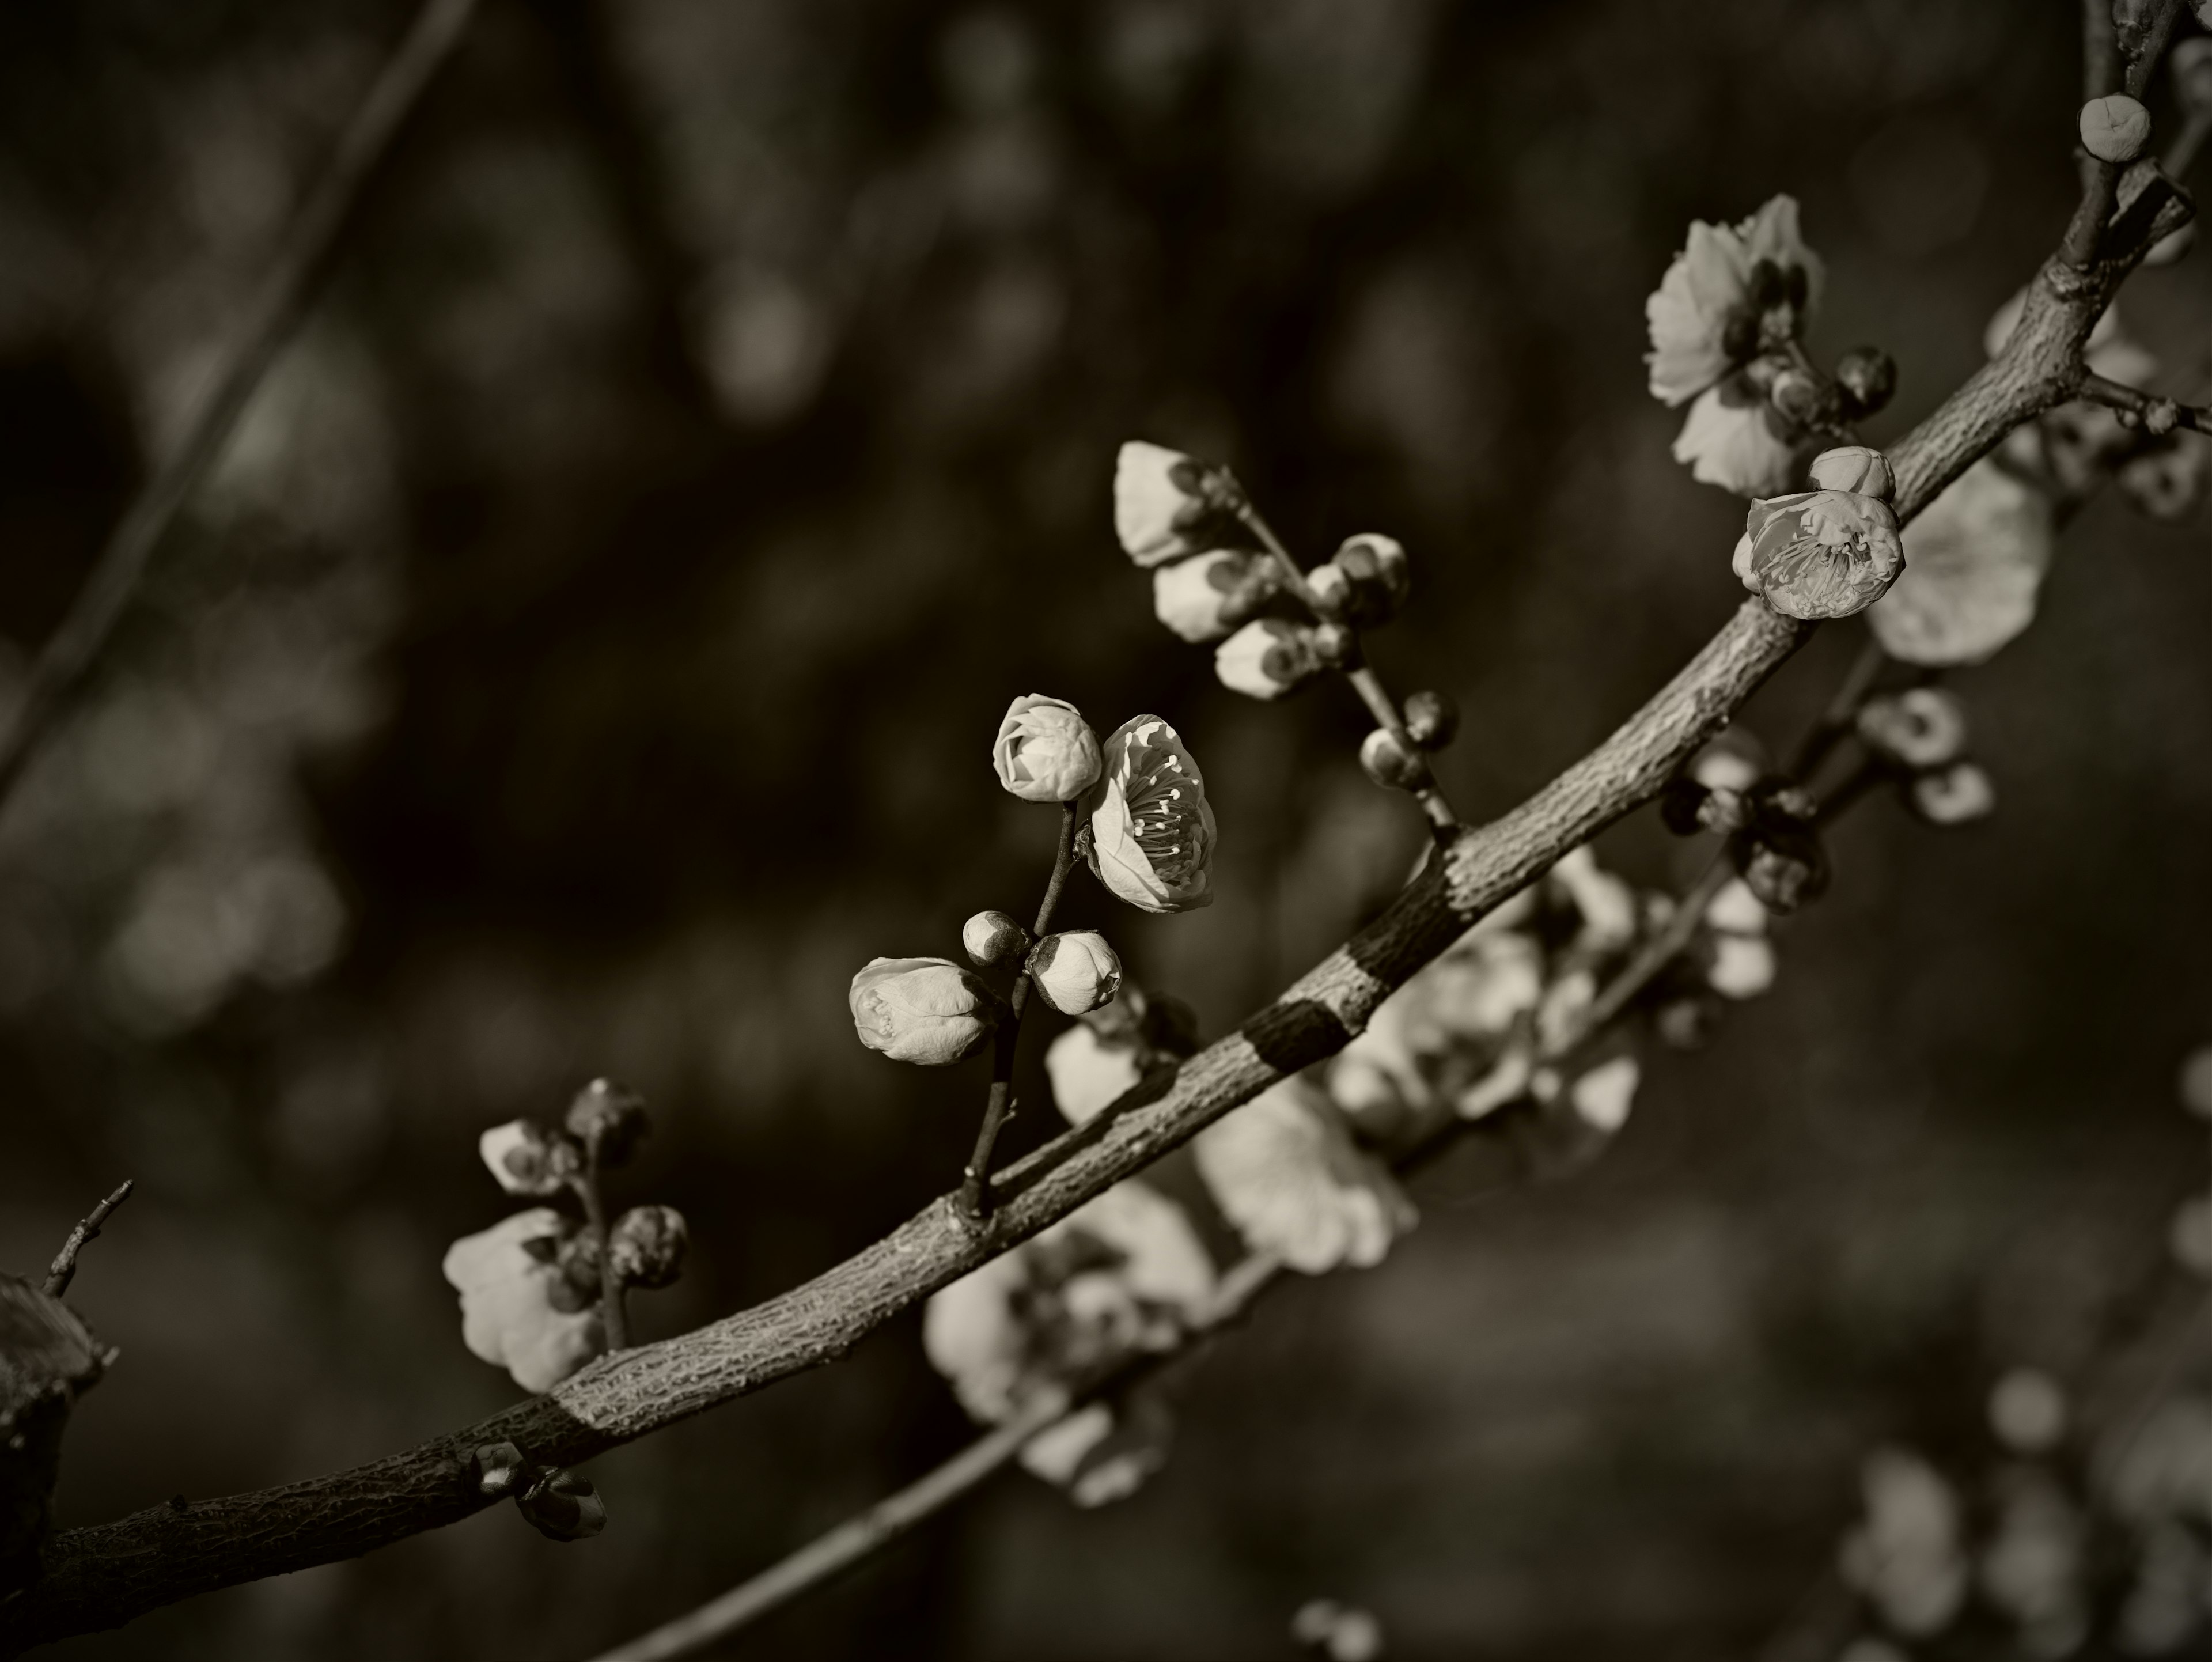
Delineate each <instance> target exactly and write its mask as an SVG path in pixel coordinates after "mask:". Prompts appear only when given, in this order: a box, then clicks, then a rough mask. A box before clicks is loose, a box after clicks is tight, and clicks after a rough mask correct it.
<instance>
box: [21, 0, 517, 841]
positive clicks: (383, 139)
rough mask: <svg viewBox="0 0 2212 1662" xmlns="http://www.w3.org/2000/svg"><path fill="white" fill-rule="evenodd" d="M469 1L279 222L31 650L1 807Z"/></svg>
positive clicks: (308, 296)
mask: <svg viewBox="0 0 2212 1662" xmlns="http://www.w3.org/2000/svg"><path fill="white" fill-rule="evenodd" d="M476 4H477V0H428V3H426V4H425V5H424V6H423V8H422V12H421V14H420V15H418V16H417V17H416V20H415V24H414V27H412V28H410V30H409V31H408V33H407V38H406V39H405V40H403V41H402V42H401V43H400V45H399V47H398V51H397V52H394V53H393V54H392V58H391V61H390V62H389V63H387V64H386V65H385V68H384V71H383V73H382V74H381V75H380V76H378V77H377V80H376V84H375V85H374V87H372V88H370V89H369V93H368V97H367V98H366V99H365V100H362V106H361V107H360V109H358V110H357V111H356V112H355V113H354V118H353V120H352V121H351V123H349V125H348V126H347V128H346V130H345V131H344V133H343V135H342V136H341V137H339V139H338V143H337V150H336V151H335V153H334V154H333V155H331V161H330V165H329V167H327V168H326V169H325V172H324V174H323V176H322V178H321V179H320V180H318V181H317V183H316V185H315V188H314V190H313V192H312V193H311V194H310V195H309V196H308V198H307V201H306V202H305V203H304V204H302V205H301V208H300V210H299V211H298V213H297V214H296V215H295V216H294V218H293V220H292V222H291V224H290V225H289V226H288V227H287V228H286V230H285V233H284V239H283V244H282V245H281V247H279V248H278V250H277V253H276V264H275V266H274V267H273V268H272V269H271V271H270V273H269V276H268V277H267V279H266V280H265V281H264V283H263V284H262V286H261V289H260V291H259V293H258V294H257V295H255V297H254V300H253V303H252V307H250V308H249V310H248V312H247V314H246V324H245V326H244V328H243V329H242V330H241V331H240V334H239V336H238V338H237V340H236V342H235V343H234V344H233V346H232V348H231V350H230V354H229V356H228V358H227V359H226V360H225V361H224V362H223V363H222V367H221V368H220V370H219V371H218V372H217V374H216V378H215V381H214V384H213V390H212V391H211V392H210V393H209V394H208V395H207V396H206V398H205V399H204V401H203V402H202V403H201V405H200V406H199V408H198V409H197V411H194V412H193V416H192V420H191V427H190V428H189V429H188V430H187V432H186V434H185V440H184V442H183V443H182V444H180V445H179V446H178V447H177V449H176V450H175V451H174V453H173V454H171V455H170V456H169V458H168V460H166V461H165V462H163V463H162V464H161V466H160V467H159V468H158V469H157V470H156V471H155V474H154V477H153V478H151V479H150V480H149V481H148V482H147V484H146V485H145V487H144V488H143V490H141V491H140V492H139V493H138V496H137V500H135V501H134V502H132V503H131V506H130V508H129V509H128V510H127V511H126V512H125V514H124V515H123V518H122V520H121V521H119V522H118V524H117V526H116V527H115V530H114V531H113V533H112V534H111V535H110V536H109V537H108V539H107V543H106V546H105V547H104V548H102V549H101V550H100V559H99V562H98V563H96V564H95V565H94V567H93V570H92V575H91V576H90V577H88V578H87V579H86V581H85V585H84V587H82V589H81V590H79V591H78V593H77V596H76V600H74V601H72V602H71V603H70V609H69V612H68V615H66V616H65V617H64V618H63V619H62V621H61V624H60V625H59V626H58V628H56V629H55V630H54V632H53V634H52V636H50V637H49V638H48V640H47V642H46V646H45V648H43V649H42V650H41V651H40V654H39V661H38V662H37V664H36V665H34V666H33V668H32V671H31V676H30V681H29V684H28V685H27V687H26V688H25V689H24V693H23V699H22V702H21V703H20V704H19V705H18V706H17V707H16V709H15V719H14V720H13V721H10V722H9V725H8V728H7V730H6V732H5V734H0V804H4V803H5V801H7V799H8V797H9V794H11V793H12V792H13V791H14V789H15V786H16V784H17V783H18V782H20V781H21V778H22V775H23V771H24V769H25V768H26V767H27V765H28V764H29V762H30V760H31V758H32V757H33V755H34V754H36V752H37V751H38V748H39V746H40V744H41V743H43V742H44V740H46V738H47V736H48V735H49V734H51V733H52V731H53V729H54V728H55V727H56V725H57V724H58V722H59V721H61V719H62V718H63V717H64V715H67V714H68V712H69V709H70V706H71V705H72V704H74V703H75V702H76V698H77V696H78V695H79V694H80V693H81V692H82V691H83V690H84V686H85V684H86V682H87V681H88V679H89V678H90V676H91V674H92V671H93V669H94V666H95V665H96V664H97V662H98V661H99V659H100V653H101V652H102V651H103V650H104V649H105V648H106V645H107V642H108V639H109V637H110V636H112V635H113V634H114V632H115V626H116V624H118V622H119V621H121V619H122V617H123V614H124V612H125V610H126V609H127V608H128V606H129V605H130V603H131V596H132V594H134V593H136V592H137V587H138V583H139V580H140V579H141V578H142V577H143V576H144V575H145V573H146V566H147V563H148V561H149V560H150V559H151V558H152V557H153V554H154V551H155V548H156V547H157V546H159V545H160V543H161V539H162V538H163V537H164V536H165V535H166V534H167V532H168V529H169V527H170V526H171V525H173V523H175V521H176V518H177V515H178V514H179V512H180V511H181V510H182V509H183V508H184V506H185V503H186V502H189V501H190V500H191V496H192V493H193V491H194V490H197V488H198V486H199V484H200V481H201V480H202V479H203V478H205V477H206V476H207V472H208V470H209V469H210V468H211V467H212V466H214V465H215V463H216V460H218V459H219V458H220V457H221V456H222V452H223V447H224V446H225V445H226V444H227V443H228V441H229V438H230V435H231V432H232V430H233V429H234V428H235V427H236V426H237V425H238V420H239V417H240V416H241V415H243V414H244V413H245V411H246V405H248V404H249V403H251V402H252V398H253V394H254V392H255V390H256V389H257V388H258V387H259V386H260V385H261V380H262V377H263V376H264V375H265V374H267V373H268V371H269V368H270V365H271V364H272V363H274V362H276V356H277V355H278V354H279V353H280V352H282V351H283V349H284V346H285V344H286V343H287V342H288V341H289V339H290V338H291V336H292V332H293V330H294V328H295V326H297V325H298V323H299V321H300V319H301V316H302V315H303V314H305V313H306V311H307V307H308V304H309V302H310V301H313V298H314V296H315V294H316V292H317V291H318V290H319V289H320V288H321V286H322V282H323V279H324V278H325V277H327V276H328V275H329V273H330V271H331V266H332V265H333V263H334V262H333V256H334V254H335V253H336V252H337V248H338V246H339V244H340V243H341V241H342V240H343V238H344V236H345V234H346V232H347V231H348V229H349V228H351V226H352V224H353V222H354V221H355V218H356V210H357V209H358V208H359V206H360V204H361V202H362V194H363V191H364V189H365V187H366V186H368V183H369V181H370V180H372V179H373V178H374V176H375V174H376V173H377V171H378V167H379V166H380V163H381V162H382V161H384V159H385V157H386V155H389V154H390V152H391V149H392V141H393V139H395V138H396V137H398V134H399V132H400V131H401V129H402V128H403V127H404V126H405V125H406V122H407V118H408V117H409V116H410V114H411V113H413V112H414V110H415V108H416V106H417V105H418V104H419V103H420V102H421V100H422V94H423V92H424V91H425V90H426V89H427V88H428V87H429V85H430V83H431V82H432V81H433V80H434V79H435V78H436V76H437V73H438V70H440V68H441V67H442V66H443V65H444V64H445V63H446V61H447V58H450V57H451V56H452V54H453V47H454V46H455V45H456V44H457V43H458V42H459V40H460V38H461V34H462V32H463V31H464V30H465V28H466V27H467V25H468V21H469V18H470V16H471V14H472V13H473V12H474V11H475V9H476Z"/></svg>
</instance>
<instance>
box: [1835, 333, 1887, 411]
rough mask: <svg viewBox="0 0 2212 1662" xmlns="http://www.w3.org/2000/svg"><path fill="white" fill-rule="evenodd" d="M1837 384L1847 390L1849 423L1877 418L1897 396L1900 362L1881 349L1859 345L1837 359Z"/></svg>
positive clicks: (1845, 397) (1845, 394) (1845, 391)
mask: <svg viewBox="0 0 2212 1662" xmlns="http://www.w3.org/2000/svg"><path fill="white" fill-rule="evenodd" d="M1836 385H1837V386H1838V387H1840V388H1842V389H1843V395H1844V397H1843V405H1844V408H1843V413H1844V418H1845V419H1846V420H1849V421H1859V420H1863V419H1864V418H1865V417H1868V416H1871V415H1875V414H1876V413H1877V412H1879V411H1881V410H1882V409H1883V408H1884V407H1885V406H1887V404H1888V403H1889V401H1890V399H1892V398H1893V397H1894V396H1896V393H1897V360H1896V359H1895V358H1893V357H1892V356H1890V355H1889V354H1888V353H1887V352H1885V351H1883V350H1881V348H1880V347H1879V346H1855V347H1853V348H1852V349H1851V350H1850V351H1848V352H1846V353H1844V355H1843V356H1842V357H1840V358H1838V359H1837V360H1836Z"/></svg>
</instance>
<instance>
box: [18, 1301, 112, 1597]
mask: <svg viewBox="0 0 2212 1662" xmlns="http://www.w3.org/2000/svg"><path fill="white" fill-rule="evenodd" d="M106 1360H107V1359H106V1356H105V1355H103V1354H102V1352H101V1350H100V1347H99V1346H98V1345H97V1344H95V1343H94V1342H93V1337H92V1335H91V1334H90V1333H88V1332H87V1331H86V1330H85V1326H84V1324H83V1323H82V1322H81V1321H79V1320H78V1319H77V1318H76V1314H75V1313H74V1312H72V1311H71V1310H70V1307H69V1306H67V1305H65V1304H64V1303H63V1302H62V1301H61V1300H59V1299H57V1298H53V1297H51V1296H49V1295H48V1294H46V1293H43V1292H41V1291H40V1289H39V1288H37V1287H36V1286H35V1285H34V1284H33V1283H32V1282H27V1281H25V1280H23V1279H22V1278H21V1276H18V1275H0V1600H6V1599H9V1598H10V1597H11V1596H12V1595H14V1594H15V1592H17V1591H18V1589H20V1588H21V1586H23V1584H24V1583H25V1582H27V1581H29V1580H32V1579H33V1576H34V1575H35V1574H36V1573H37V1568H38V1552H39V1547H40V1543H42V1542H43V1541H44V1540H45V1538H46V1507H47V1502H48V1501H49V1499H50V1498H51V1497H52V1495H53V1492H54V1477H55V1475H56V1474H57V1473H58V1471H59V1470H60V1469H61V1458H62V1432H63V1430H64V1428H66V1427H67V1425H68V1423H69V1414H70V1407H71V1406H72V1405H73V1404H74V1403H76V1399H77V1397H78V1396H79V1395H80V1394H82V1392H84V1391H88V1390H90V1389H91V1388H92V1387H93V1386H94V1385H96V1384H97V1383H99V1380H100V1370H101V1369H102V1368H103V1367H105V1366H106ZM4 1607H5V1606H4V1605H3V1604H0V1608H4Z"/></svg>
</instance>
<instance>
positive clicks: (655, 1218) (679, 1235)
mask: <svg viewBox="0 0 2212 1662" xmlns="http://www.w3.org/2000/svg"><path fill="white" fill-rule="evenodd" d="M690 1245H691V1232H690V1228H689V1227H687V1226H686V1225H685V1223H684V1215H683V1214H682V1213H681V1212H679V1211H678V1210H677V1209H676V1208H674V1207H672V1206H633V1207H631V1208H629V1211H627V1212H625V1213H623V1215H622V1216H620V1217H618V1218H617V1219H616V1220H615V1222H614V1227H613V1228H611V1229H610V1230H609V1231H608V1232H607V1255H608V1257H609V1258H610V1260H611V1262H612V1263H613V1265H614V1271H615V1278H616V1279H617V1281H619V1282H622V1284H623V1286H624V1287H643V1288H656V1287H672V1286H674V1285H675V1282H676V1278H677V1277H678V1275H682V1274H683V1273H684V1252H685V1251H686V1250H687V1249H689V1247H690Z"/></svg>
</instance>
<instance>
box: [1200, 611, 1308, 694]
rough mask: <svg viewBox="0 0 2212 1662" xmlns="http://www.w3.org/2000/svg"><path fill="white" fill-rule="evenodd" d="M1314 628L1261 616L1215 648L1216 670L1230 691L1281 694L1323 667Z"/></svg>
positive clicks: (1214, 664)
mask: <svg viewBox="0 0 2212 1662" xmlns="http://www.w3.org/2000/svg"><path fill="white" fill-rule="evenodd" d="M1321 671H1322V657H1321V648H1320V647H1319V645H1318V643H1317V642H1316V639H1315V636H1314V631H1313V630H1310V629H1309V628H1308V627H1306V625H1304V624H1293V623H1289V622H1286V621H1285V620H1284V619H1283V618H1255V620H1254V621H1252V622H1251V623H1249V624H1245V625H1244V627H1243V628H1242V629H1240V630H1237V632H1236V633H1235V634H1234V635H1232V636H1230V637H1229V638H1228V639H1227V640H1225V641H1224V642H1222V643H1221V644H1220V645H1219V646H1218V647H1216V648H1214V649H1213V673H1214V677H1215V679H1218V681H1219V682H1220V683H1221V685H1224V686H1225V687H1227V688H1228V689H1229V690H1230V691H1231V692H1241V693H1243V695H1244V696H1245V697H1248V698H1279V697H1282V696H1283V695H1284V694H1285V693H1286V692H1294V691H1297V689H1298V688H1299V687H1302V686H1304V685H1305V684H1306V682H1308V681H1309V680H1310V679H1312V678H1313V677H1314V676H1316V675H1318V674H1319V673H1321Z"/></svg>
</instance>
